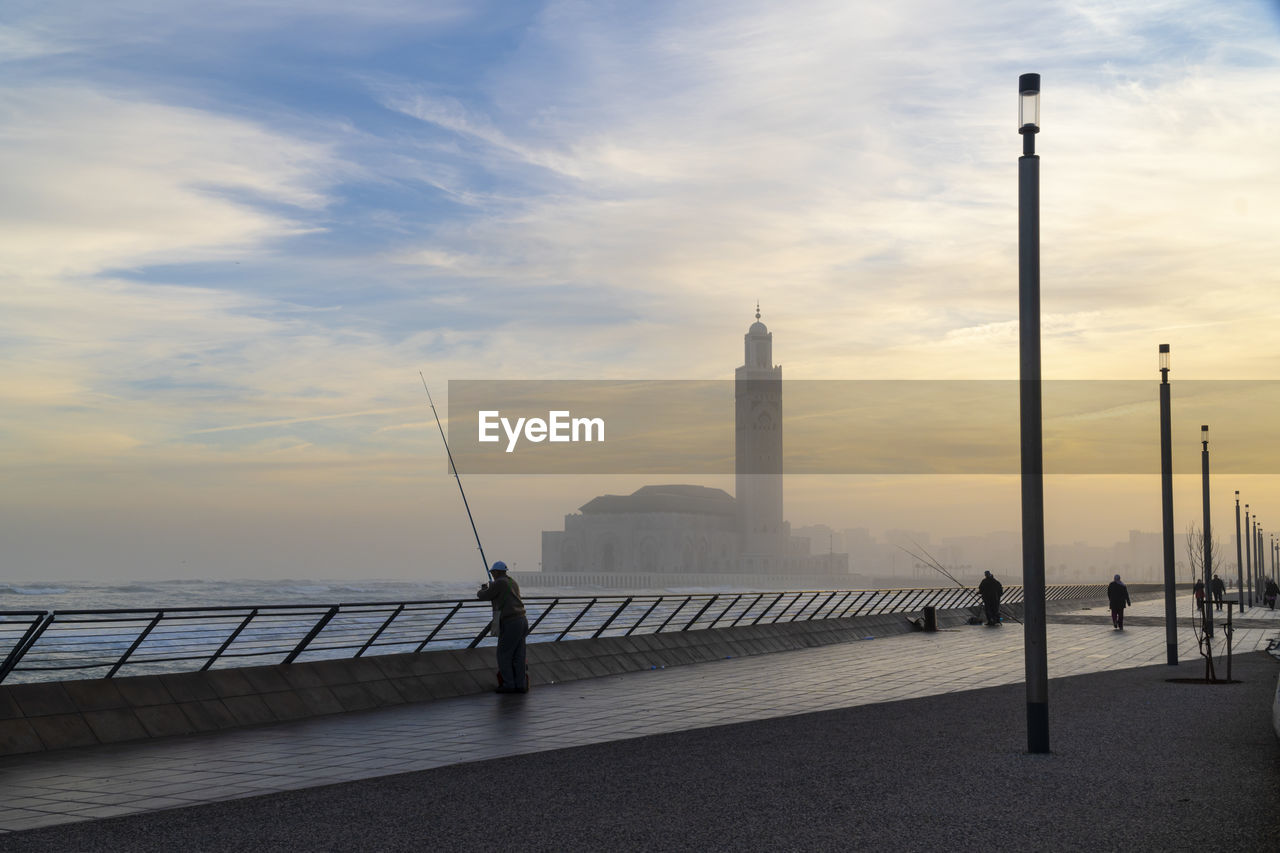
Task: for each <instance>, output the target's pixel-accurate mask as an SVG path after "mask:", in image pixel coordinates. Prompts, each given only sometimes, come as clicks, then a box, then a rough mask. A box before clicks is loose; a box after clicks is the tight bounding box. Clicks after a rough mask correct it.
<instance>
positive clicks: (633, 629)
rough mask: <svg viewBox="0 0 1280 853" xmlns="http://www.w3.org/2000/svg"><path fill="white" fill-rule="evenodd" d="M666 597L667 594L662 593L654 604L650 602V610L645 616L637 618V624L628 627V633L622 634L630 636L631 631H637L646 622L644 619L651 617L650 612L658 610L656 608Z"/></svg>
mask: <svg viewBox="0 0 1280 853" xmlns="http://www.w3.org/2000/svg"><path fill="white" fill-rule="evenodd" d="M664 598H666V596H665V595H660V596H658V600H657V601H655V602H654V603H653V604H650V605H649V609H648V610H646V611H645V612H644V615H643V616H641V617H640V618H639V619H637V620H636V621H635V624H634V625H632V626H631V627H630V628H628V629H627V633H625V634H623V635H622V636H624V637H630V636H631V633H632V632H633V631H635V629H637V628H639V627H640V626H641V625H643V624H644V620H646V619H648V618H649V614H650V613H652V612H653V611H654V610H656V609H657V607H658V605H659V604H661V603H662V600H663V599H664Z"/></svg>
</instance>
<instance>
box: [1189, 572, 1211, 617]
mask: <svg viewBox="0 0 1280 853" xmlns="http://www.w3.org/2000/svg"><path fill="white" fill-rule="evenodd" d="M1191 594H1192V595H1194V596H1195V597H1196V610H1198V611H1200V617H1201V618H1202V619H1203V618H1204V617H1205V616H1207V615H1208V614H1207V613H1205V609H1204V581H1202V580H1197V581H1196V585H1195V586H1193V587H1192V588H1191Z"/></svg>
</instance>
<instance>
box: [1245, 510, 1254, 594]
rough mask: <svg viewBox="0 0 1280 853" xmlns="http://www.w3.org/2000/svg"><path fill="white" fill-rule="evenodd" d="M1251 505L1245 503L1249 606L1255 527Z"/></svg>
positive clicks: (1251, 592) (1251, 591)
mask: <svg viewBox="0 0 1280 853" xmlns="http://www.w3.org/2000/svg"><path fill="white" fill-rule="evenodd" d="M1251 523H1252V522H1250V521H1249V505H1248V504H1245V505H1244V565H1245V569H1246V571H1248V572H1249V606H1250V607H1252V606H1253V528H1252V527H1250V526H1249V525H1250V524H1251Z"/></svg>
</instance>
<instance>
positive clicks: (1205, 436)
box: [1200, 424, 1213, 645]
mask: <svg viewBox="0 0 1280 853" xmlns="http://www.w3.org/2000/svg"><path fill="white" fill-rule="evenodd" d="M1200 447H1201V450H1200V482H1201V486H1202V488H1203V491H1204V495H1203V503H1204V536H1203V537H1201V538H1202V539H1203V540H1204V615H1203V617H1202V619H1203V621H1204V636H1205V643H1206V645H1207V644H1208V640H1209V638H1211V637H1212V636H1213V617H1212V616H1211V615H1209V614H1210V610H1209V590H1210V589H1212V587H1211V586H1210V585H1209V580H1210V573H1211V572H1212V571H1213V542H1212V534H1211V533H1210V532H1209V425H1208V424H1205V425H1203V426H1201V427H1200Z"/></svg>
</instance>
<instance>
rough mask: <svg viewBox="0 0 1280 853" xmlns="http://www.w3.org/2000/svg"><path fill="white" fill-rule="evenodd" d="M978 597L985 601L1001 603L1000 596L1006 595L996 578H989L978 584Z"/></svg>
mask: <svg viewBox="0 0 1280 853" xmlns="http://www.w3.org/2000/svg"><path fill="white" fill-rule="evenodd" d="M978 595H980V596H982V598H983V600H984V601H999V600H1000V596H1002V595H1004V586H1003V585H1002V584H1001V583H1000V581H998V580H996V579H995V578H993V577H991V576H987V577H985V578H983V579H982V583H980V584H978Z"/></svg>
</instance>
